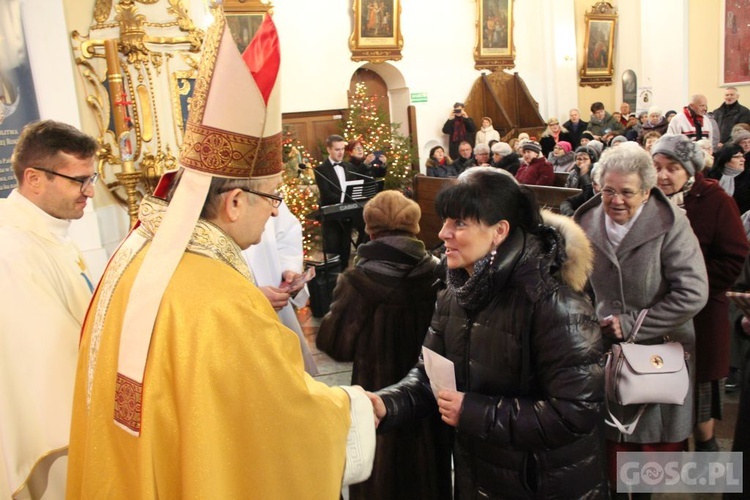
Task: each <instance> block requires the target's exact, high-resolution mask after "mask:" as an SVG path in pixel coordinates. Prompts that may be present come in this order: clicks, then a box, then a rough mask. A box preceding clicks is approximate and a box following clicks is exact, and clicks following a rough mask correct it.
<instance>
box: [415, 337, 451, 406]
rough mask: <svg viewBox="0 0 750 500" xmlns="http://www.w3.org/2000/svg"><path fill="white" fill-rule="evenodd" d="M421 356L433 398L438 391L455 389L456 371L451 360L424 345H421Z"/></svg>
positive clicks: (436, 396) (436, 395)
mask: <svg viewBox="0 0 750 500" xmlns="http://www.w3.org/2000/svg"><path fill="white" fill-rule="evenodd" d="M422 357H423V358H424V368H425V371H427V376H428V377H429V378H430V387H432V394H433V395H434V396H435V399H437V398H438V392H439V391H455V390H456V372H455V371H454V368H453V361H451V360H449V359H448V358H446V357H443V356H441V355H440V354H438V353H436V352H435V351H433V350H432V349H428V348H427V347H424V346H422Z"/></svg>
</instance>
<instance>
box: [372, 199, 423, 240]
mask: <svg viewBox="0 0 750 500" xmlns="http://www.w3.org/2000/svg"><path fill="white" fill-rule="evenodd" d="M363 216H364V219H365V232H366V233H367V234H369V235H371V236H372V235H377V234H378V233H384V232H387V231H403V232H405V233H409V234H413V235H416V234H417V233H419V218H420V217H421V216H422V211H421V210H420V209H419V205H417V203H416V202H415V201H413V200H410V199H409V198H407V197H406V196H404V195H403V194H402V193H401V192H400V191H395V190H393V189H389V190H388V191H382V192H380V193H378V194H377V195H376V196H375V197H374V198H373V199H371V200H370V201H368V202H367V205H365V210H364V213H363Z"/></svg>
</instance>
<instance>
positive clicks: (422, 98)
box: [411, 92, 427, 104]
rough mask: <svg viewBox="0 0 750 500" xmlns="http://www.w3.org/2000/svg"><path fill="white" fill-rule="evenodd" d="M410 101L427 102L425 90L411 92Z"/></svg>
mask: <svg viewBox="0 0 750 500" xmlns="http://www.w3.org/2000/svg"><path fill="white" fill-rule="evenodd" d="M411 102H412V104H413V103H415V102H427V92H412V93H411Z"/></svg>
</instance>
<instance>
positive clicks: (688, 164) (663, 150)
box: [651, 135, 705, 177]
mask: <svg viewBox="0 0 750 500" xmlns="http://www.w3.org/2000/svg"><path fill="white" fill-rule="evenodd" d="M657 154H663V155H665V156H668V157H670V158H672V159H673V160H675V161H677V162H679V163H680V165H682V167H683V168H684V169H685V170H686V171H687V173H688V174H689V175H690V177H692V176H694V175H695V173H696V172H700V171H701V170H702V169H703V166H704V165H705V158H704V156H703V151H701V149H700V147H699V146H698V145H697V144H696V143H694V142H693V141H691V140H690V139H688V138H687V137H685V136H684V135H665V136H662V137H661V138H660V139H659V140H658V141H657V142H656V144H654V145H653V146H652V147H651V157H654V156H655V155H657Z"/></svg>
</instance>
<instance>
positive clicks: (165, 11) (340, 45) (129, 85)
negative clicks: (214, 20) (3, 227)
mask: <svg viewBox="0 0 750 500" xmlns="http://www.w3.org/2000/svg"><path fill="white" fill-rule="evenodd" d="M490 3H491V2H489V3H487V5H489V4H490ZM500 3H503V2H500ZM507 3H508V2H504V3H503V4H504V5H507ZM725 3H726V4H729V3H730V2H721V1H719V0H710V1H701V0H665V1H660V2H646V1H645V0H637V1H632V2H630V1H629V2H617V1H615V2H612V3H611V6H612V7H613V9H614V11H615V16H616V17H615V18H614V19H615V22H614V31H613V34H614V37H613V39H612V54H611V55H612V61H611V62H612V64H611V75H607V76H606V78H605V80H608V83H604V84H601V85H597V84H593V85H594V86H592V84H591V83H588V84H587V83H585V82H582V80H581V79H582V75H581V70H582V67H583V65H584V64H585V62H586V61H585V59H586V57H585V56H586V53H585V52H584V44H585V42H586V41H587V40H586V36H587V29H586V28H587V17H586V15H587V13H591V12H593V7H594V5H595V2H592V1H590V0H562V1H554V2H553V1H550V0H523V1H515V2H511V5H512V12H511V13H512V15H511V24H510V26H511V28H512V29H511V31H510V35H509V40H506V41H510V42H511V46H512V50H507V49H492V48H486V47H484V46H480V44H478V38H479V36H480V30H478V26H479V25H480V23H479V21H478V16H479V15H480V14H481V13H480V12H479V9H480V5H479V4H482V2H478V1H475V0H471V1H469V0H460V1H456V0H435V1H431V2H429V4H427V3H424V2H416V1H413V0H403V1H399V2H395V3H394V6H396V7H398V10H399V11H400V12H399V14H398V16H394V18H391V19H390V20H389V21H390V22H391V24H392V25H393V26H394V27H397V28H398V30H397V31H398V35H400V37H398V36H393V37H392V38H390V39H388V40H386V45H388V46H389V47H390V48H389V49H388V50H385V51H382V50H380V49H378V50H375V51H372V50H371V51H370V52H384V53H385V55H374V56H373V55H363V53H367V52H368V50H367V43H366V42H367V37H366V36H362V35H363V33H362V32H356V30H355V28H356V27H357V26H356V23H355V21H354V16H355V12H354V9H355V8H356V9H358V11H359V14H360V15H364V11H365V10H366V8H367V2H366V0H360V1H352V0H346V1H344V0H335V1H329V2H325V3H321V2H309V1H305V0H278V1H276V2H267V1H265V0H262V1H261V0H225V2H224V4H225V6H224V8H225V10H226V11H227V12H228V13H229V14H230V16H231V15H232V14H235V15H236V16H237V17H238V18H239V22H240V23H242V22H244V23H251V21H252V19H251V18H252V16H255V15H257V13H258V12H260V13H262V12H264V11H268V10H270V11H271V13H272V15H273V20H274V23H275V24H276V26H277V30H278V32H279V38H280V44H281V76H280V79H281V89H282V99H281V105H282V112H283V119H284V124H285V125H286V126H289V127H291V128H292V129H293V130H294V132H295V135H296V136H297V137H298V138H299V139H300V140H302V141H303V142H304V143H305V144H307V145H308V150H309V151H310V152H311V153H312V157H313V159H316V160H320V159H321V158H320V153H319V152H318V151H319V149H320V148H319V145H320V143H321V141H322V140H324V139H325V136H326V135H328V134H329V133H333V132H336V131H337V130H341V129H342V128H343V125H344V120H345V115H346V111H347V109H348V107H349V105H350V96H351V94H352V91H353V89H354V85H355V84H356V83H357V82H359V81H363V79H366V80H364V81H365V82H366V83H368V84H369V82H370V81H372V82H374V83H372V84H369V86H370V87H372V88H373V89H375V88H377V89H378V90H377V92H379V93H382V96H383V97H384V98H385V99H386V100H387V112H388V115H389V120H390V122H392V123H394V124H397V125H398V126H399V128H400V131H401V132H402V133H403V135H404V136H409V137H410V138H411V140H412V141H413V144H412V145H413V150H414V152H415V156H416V157H417V158H416V159H415V161H414V166H415V167H417V168H420V169H421V170H422V171H423V172H424V162H425V160H426V159H427V157H428V152H429V150H430V149H431V148H432V147H434V146H435V145H446V144H447V137H446V135H445V134H443V133H442V131H441V127H442V124H443V123H444V121H445V119H446V117H447V116H448V115H449V113H450V112H451V111H452V104H453V103H454V102H463V101H466V100H467V99H469V97H470V94H471V91H472V87H473V85H474V84H475V82H477V80H478V79H480V78H481V77H483V76H487V75H490V74H492V72H493V71H500V72H502V73H504V74H506V75H514V74H517V75H518V77H519V78H520V79H521V80H522V82H523V83H524V85H525V87H526V90H527V92H526V94H527V95H528V96H529V99H528V100H527V102H529V103H530V105H532V107H533V105H534V104H535V105H536V106H538V107H537V109H536V110H532V111H535V112H536V113H532V114H536V116H532V118H531V120H532V121H533V122H535V124H536V125H542V126H543V125H544V122H545V121H546V120H547V119H548V118H549V117H552V116H557V117H560V119H561V120H564V119H567V114H568V111H569V110H570V109H571V108H578V109H580V110H581V116H582V117H583V119H587V118H588V115H589V112H588V108H589V106H590V104H591V103H592V102H594V101H601V102H603V103H604V104H605V106H606V108H607V109H608V110H615V109H616V108H617V106H619V104H620V102H622V101H623V96H624V91H625V90H626V89H624V87H623V78H622V75H623V73H625V72H626V71H627V70H632V71H633V72H634V73H635V75H636V77H637V88H638V89H641V90H643V91H646V92H647V93H648V94H649V96H650V97H651V99H652V100H653V103H656V104H658V105H659V106H660V107H661V108H662V109H664V110H667V109H680V108H681V107H683V106H684V105H685V104H686V103H687V101H688V99H689V97H690V96H691V95H692V94H696V93H702V94H704V95H706V96H707V98H708V105H709V109H713V108H715V107H716V106H718V105H719V104H721V100H722V96H723V88H722V83H723V77H722V75H721V71H722V69H723V60H722V54H723V44H722V42H721V40H722V33H723V30H724V28H723V25H724V22H723V21H724V17H725V16H724V15H723V14H722V9H723V8H725ZM12 4H13V2H11V5H12ZM15 4H16V6H15V11H14V10H13V9H11V11H12V12H9V13H8V15H7V16H6V17H10V18H12V17H13V16H16V17H17V19H20V20H22V26H23V30H22V31H18V30H17V28H14V30H15V31H10V28H9V29H8V30H7V32H8V33H11V32H16V33H17V36H18V37H22V38H23V39H24V40H25V46H26V50H27V53H28V64H29V66H30V69H31V74H32V76H33V85H34V89H35V94H36V99H37V102H38V109H39V117H40V118H42V119H46V118H52V119H56V120H60V121H64V122H67V123H70V124H73V125H75V126H79V127H80V128H81V129H82V130H84V131H86V132H88V133H90V134H92V135H93V136H94V137H97V138H100V139H102V140H103V143H104V144H108V145H109V146H108V147H109V151H110V152H109V154H110V155H111V156H110V158H109V161H112V162H114V163H115V164H108V162H106V161H105V165H103V167H102V168H103V169H104V173H105V176H104V178H105V179H106V180H107V182H106V183H101V185H99V186H97V196H96V197H95V198H94V199H93V201H92V203H90V204H89V207H88V208H87V213H86V215H85V216H84V218H83V219H82V220H79V221H76V222H75V223H74V225H73V228H72V233H73V237H74V239H75V240H76V242H77V243H78V244H79V246H80V247H81V249H82V251H83V252H84V255H85V257H86V259H87V260H88V262H89V263H90V267H91V268H92V273H93V274H94V275H95V276H97V275H100V274H101V272H102V270H103V268H104V265H105V264H106V261H107V259H108V257H109V255H111V253H112V252H113V250H114V249H115V248H116V247H117V245H118V244H119V242H120V241H121V240H122V238H123V237H124V235H125V234H126V233H127V230H128V227H129V219H128V214H127V209H125V208H124V207H125V204H126V201H127V194H126V193H125V190H124V189H122V188H119V189H117V190H115V191H116V195H113V194H112V192H111V191H112V190H110V189H108V188H107V185H112V184H115V183H118V182H119V181H117V179H116V173H117V172H119V171H120V170H121V165H119V163H120V160H119V158H118V152H119V146H118V145H117V144H116V140H115V139H114V136H115V134H114V132H113V131H110V132H109V133H106V131H107V130H110V129H111V130H113V127H111V126H109V124H108V123H104V120H106V121H107V122H109V123H111V121H110V109H113V108H112V105H111V103H110V102H108V100H109V99H110V96H109V95H108V93H107V85H106V71H107V70H106V62H105V58H104V47H103V40H105V39H119V38H120V36H121V32H122V31H123V30H127V29H129V28H127V26H126V24H125V19H127V18H128V16H131V17H133V18H134V19H135V18H138V19H140V20H141V21H139V22H141V24H142V25H143V30H145V37H146V38H145V39H143V38H142V37H143V36H144V34H143V33H141V32H140V31H139V30H138V29H135V30H134V31H133V32H132V33H129V34H128V35H127V37H131V38H127V37H126V39H125V40H131V41H133V42H134V43H135V45H133V46H132V47H139V48H138V49H137V50H136V49H134V50H131V51H130V52H129V53H128V54H124V53H122V52H119V60H120V62H121V64H122V65H123V68H125V69H126V70H127V72H128V73H127V76H126V78H125V80H126V81H125V87H126V89H125V93H126V100H129V101H133V102H134V103H135V104H131V105H129V114H130V115H131V116H132V119H133V120H134V121H135V122H136V124H137V126H138V127H139V130H140V128H143V130H144V132H146V133H144V134H139V137H137V138H135V141H134V142H135V143H136V144H135V154H136V156H135V158H134V163H135V167H136V169H138V170H140V171H149V172H152V174H151V177H152V178H153V176H154V172H155V171H163V170H164V169H169V168H174V166H175V163H174V162H175V157H176V155H177V151H179V144H180V137H181V131H180V127H179V126H178V121H179V120H180V118H181V113H182V112H183V108H184V109H185V110H186V109H187V108H186V105H187V104H186V102H185V101H186V98H185V96H184V94H183V95H182V101H180V96H181V94H180V92H184V91H185V89H184V82H185V81H187V79H180V78H181V77H182V76H185V75H188V76H189V72H190V71H191V65H193V66H192V69H194V66H195V64H196V63H197V61H198V60H199V52H198V50H199V40H198V39H197V38H196V39H194V40H191V37H199V33H200V30H205V28H206V26H207V25H208V24H209V22H210V13H209V7H208V5H207V2H206V1H204V0H180V1H178V0H158V1H138V0H132V1H129V0H110V1H106V0H85V1H80V0H53V1H51V2H50V1H47V0H44V1H42V0H25V1H21V2H16V3H15ZM16 11H17V12H16ZM118 16H119V17H118ZM138 16H144V17H142V18H139V17H138ZM243 17H248V18H250V19H243ZM118 19H119V20H118ZM362 21H363V22H362V27H363V28H365V29H366V19H365V18H362ZM3 22H4V23H8V24H4V25H5V26H11V25H12V26H18V24H14V20H13V19H5V20H3ZM180 25H182V26H185V28H186V30H183V29H182V28H181V27H180ZM191 30H192V31H191ZM697 33H700V36H697V35H696V34H697ZM364 34H365V35H366V34H367V33H366V32H364ZM237 36H238V37H241V36H243V33H242V32H241V33H240V34H238V35H237ZM245 36H246V33H245ZM133 37H134V38H133ZM138 37H141V40H140V41H141V45H140V46H138V44H137V41H138ZM170 39H172V40H171V42H170ZM375 39H376V40H378V43H380V41H381V39H382V37H379V38H375ZM656 40H658V42H656ZM165 41H166V42H167V43H164V42H165ZM363 43H364V45H363V47H364V49H362V48H357V44H360V45H362V44H363ZM506 45H507V44H506ZM121 49H122V45H121ZM478 50H479V54H475V52H477V51H478ZM483 52H487V53H490V55H489V56H488V55H483ZM498 53H502V54H504V55H503V57H500V58H499V60H500V62H499V63H498V58H497V57H495V54H498ZM509 53H512V54H509ZM745 54H746V53H745ZM744 57H746V55H744ZM509 58H512V59H509ZM353 59H358V60H353ZM375 61H378V62H375ZM488 61H489V62H488ZM493 61H494V62H493ZM509 61H510V62H509ZM492 64H496V66H494V67H493V66H492ZM497 64H499V65H497ZM487 65H489V67H482V66H487ZM477 66H479V67H482V68H481V69H477ZM745 66H747V64H745ZM599 73H600V72H599ZM605 73H606V71H605ZM181 85H182V87H181ZM375 86H377V87H375ZM737 87H738V89H739V92H740V94H742V93H743V92H744V88H746V87H743V86H742V85H737ZM180 89H182V90H180ZM373 92H375V90H373ZM740 101H742V97H740ZM116 108H117V106H115V108H114V109H116ZM136 113H137V115H136ZM537 113H538V114H537ZM182 119H184V116H182ZM540 120H541V121H540ZM496 121H497V120H496ZM11 124H12V120H10V119H8V120H6V121H5V125H3V127H10V125H11ZM144 124H147V125H144ZM11 151H12V146H10V147H8V146H6V147H5V148H3V150H2V153H3V155H4V156H8V157H9V156H10V152H11ZM144 160H145V163H144ZM7 167H8V166H7V165H6V172H5V173H8V172H7ZM11 177H12V176H11ZM138 189H140V190H143V189H149V188H148V187H147V185H146V184H145V183H143V184H142V185H140V186H139V187H138Z"/></svg>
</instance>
